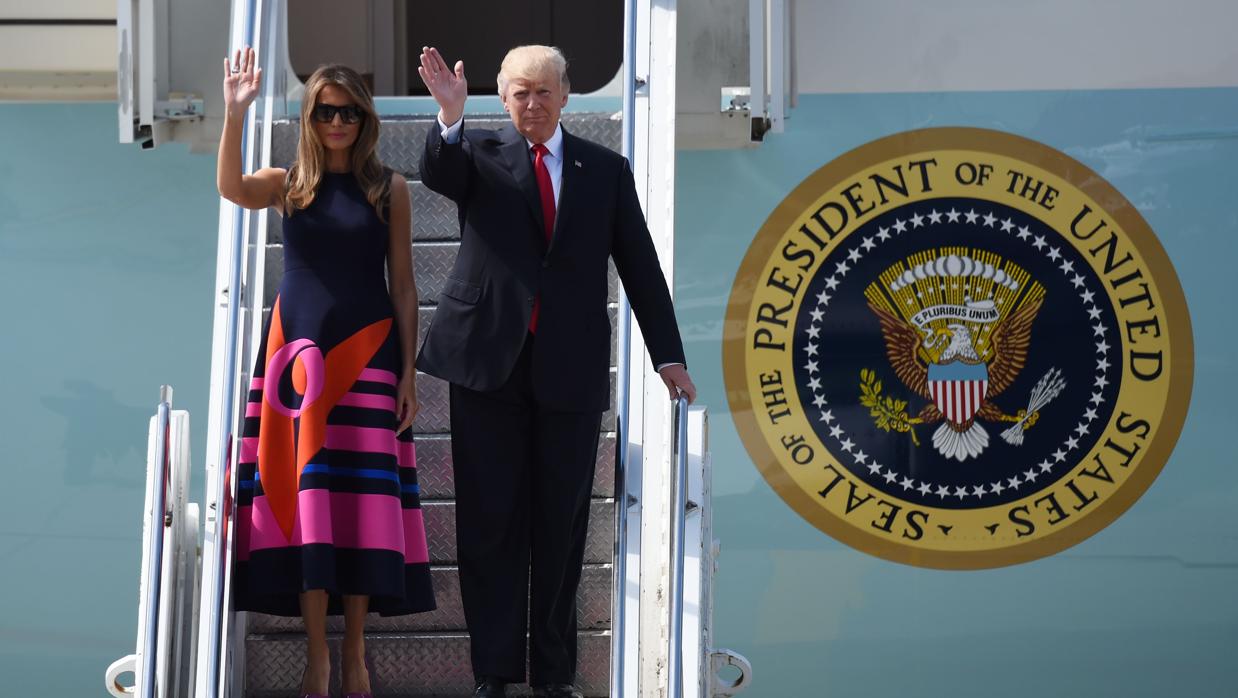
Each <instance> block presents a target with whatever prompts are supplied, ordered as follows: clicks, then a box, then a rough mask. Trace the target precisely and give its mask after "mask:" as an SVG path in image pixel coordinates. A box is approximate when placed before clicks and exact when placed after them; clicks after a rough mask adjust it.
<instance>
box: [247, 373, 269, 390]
mask: <svg viewBox="0 0 1238 698" xmlns="http://www.w3.org/2000/svg"><path fill="white" fill-rule="evenodd" d="M266 382H267V381H266V378H263V377H262V376H254V377H253V378H252V379H251V380H250V381H249V389H250V390H262V388H263V387H265V386H266Z"/></svg>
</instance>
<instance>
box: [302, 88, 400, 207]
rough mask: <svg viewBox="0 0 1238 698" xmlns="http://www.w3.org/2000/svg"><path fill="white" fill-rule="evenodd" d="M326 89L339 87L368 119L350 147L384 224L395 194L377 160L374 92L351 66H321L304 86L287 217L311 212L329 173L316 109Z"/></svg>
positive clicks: (354, 165) (355, 167)
mask: <svg viewBox="0 0 1238 698" xmlns="http://www.w3.org/2000/svg"><path fill="white" fill-rule="evenodd" d="M327 85H335V86H336V87H339V88H340V89H342V90H344V91H345V92H347V93H348V94H349V96H350V97H352V99H353V102H354V103H355V104H356V105H357V106H358V107H360V108H361V111H363V112H364V113H365V116H364V117H362V119H361V132H360V133H358V134H357V140H356V141H355V142H354V143H353V146H352V157H351V158H350V159H351V160H352V173H353V176H354V177H356V178H357V183H358V184H360V185H361V189H362V190H363V191H364V192H365V198H366V200H368V201H369V202H370V205H371V206H373V207H374V210H375V212H376V213H377V214H378V218H379V220H382V221H386V218H387V216H386V208H387V204H388V200H389V199H390V195H391V177H390V175H388V174H387V169H386V168H385V167H383V163H382V162H381V161H380V160H379V159H378V152H377V151H378V128H379V124H378V112H377V111H375V109H374V98H373V97H371V96H370V89H369V87H367V86H366V84H365V80H363V79H362V78H361V75H359V74H358V73H357V71H355V70H353V69H352V68H349V67H348V66H343V65H337V64H331V65H324V66H319V68H318V70H315V71H314V74H313V75H310V77H309V80H307V81H306V83H305V96H304V97H303V98H302V100H301V135H300V137H299V139H298V141H297V159H296V162H295V163H293V165H292V167H290V168H289V169H288V191H287V194H286V195H285V199H284V210H285V211H287V212H288V215H291V214H292V213H294V212H296V211H298V210H300V209H303V208H306V207H308V206H309V205H310V204H311V203H313V201H314V195H315V194H316V193H317V192H318V185H319V184H321V183H322V173H323V170H325V169H326V158H327V156H326V148H325V147H324V146H323V144H322V140H321V139H319V137H318V130H317V129H315V128H314V122H313V115H314V107H315V106H317V105H318V95H319V93H321V92H322V89H323V88H324V87H326V86H327Z"/></svg>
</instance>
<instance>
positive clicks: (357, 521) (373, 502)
mask: <svg viewBox="0 0 1238 698" xmlns="http://www.w3.org/2000/svg"><path fill="white" fill-rule="evenodd" d="M237 515H238V517H240V520H241V522H242V523H241V525H240V526H239V528H240V529H245V528H249V529H251V530H249V531H244V530H241V531H239V532H238V536H237V552H238V556H239V557H240V558H241V559H242V560H245V559H248V557H249V553H250V552H253V551H258V550H267V549H270V548H285V547H289V546H301V545H310V544H314V543H328V544H332V545H335V546H336V547H339V548H357V549H367V550H392V551H395V552H398V553H403V552H404V551H405V545H406V544H405V536H404V525H405V523H406V517H405V516H404V513H403V510H402V509H401V508H400V500H399V499H398V498H396V497H392V496H390V495H386V494H357V493H355V492H331V491H328V490H318V489H314V490H301V491H300V492H298V493H297V514H296V517H295V518H294V519H293V523H292V539H291V540H289V539H287V538H285V537H284V532H283V531H282V530H281V529H280V527H279V522H278V521H276V520H275V514H274V513H272V511H271V505H270V503H269V502H268V501H267V497H266V495H259V496H257V497H254V503H253V506H245V507H240V508H239V509H238V510H237ZM244 522H249V526H245V525H244ZM423 529H424V527H423Z"/></svg>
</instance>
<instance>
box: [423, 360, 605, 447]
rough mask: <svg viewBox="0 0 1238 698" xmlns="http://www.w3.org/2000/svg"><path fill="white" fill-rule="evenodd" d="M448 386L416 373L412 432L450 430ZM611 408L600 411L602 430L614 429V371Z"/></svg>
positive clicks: (443, 382)
mask: <svg viewBox="0 0 1238 698" xmlns="http://www.w3.org/2000/svg"><path fill="white" fill-rule="evenodd" d="M449 388H450V386H449V385H448V383H447V382H446V381H444V380H442V379H439V378H435V377H434V376H430V375H426V374H424V373H418V374H417V401H418V403H420V404H421V410H420V411H419V412H418V413H417V419H415V420H413V433H416V434H442V433H447V432H450V431H451V411H450V409H448V408H449V403H450V390H449ZM610 391H611V408H610V409H608V410H606V411H605V412H603V413H602V431H614V430H615V408H614V397H615V372H614V371H613V370H612V371H611V373H610Z"/></svg>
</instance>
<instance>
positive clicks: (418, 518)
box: [404, 509, 430, 565]
mask: <svg viewBox="0 0 1238 698" xmlns="http://www.w3.org/2000/svg"><path fill="white" fill-rule="evenodd" d="M429 561H430V551H429V549H428V548H426V524H425V518H424V517H423V516H422V513H421V510H420V509H405V510H404V564H406V565H411V564H413V563H414V562H429Z"/></svg>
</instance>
